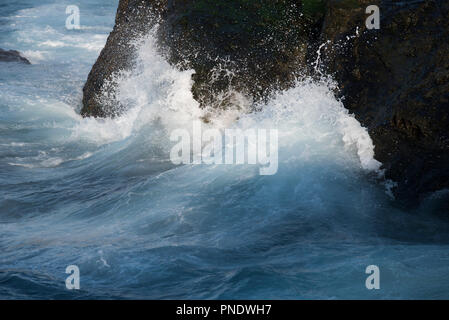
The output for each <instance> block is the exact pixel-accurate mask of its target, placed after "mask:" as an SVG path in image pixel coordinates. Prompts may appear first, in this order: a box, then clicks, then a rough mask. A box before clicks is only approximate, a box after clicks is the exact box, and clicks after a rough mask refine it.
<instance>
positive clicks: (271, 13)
mask: <svg viewBox="0 0 449 320" xmlns="http://www.w3.org/2000/svg"><path fill="white" fill-rule="evenodd" d="M306 9H307V10H306V11H307V14H306V15H304V14H302V12H303V10H302V5H301V3H300V2H298V1H296V0H282V1H272V0H260V1H246V0H233V1H216V0H194V1H186V0H159V1H149V0H121V1H120V5H119V8H118V11H117V17H116V23H115V27H114V30H113V31H112V33H111V35H110V36H109V39H108V41H107V44H106V46H105V48H104V49H103V51H102V52H101V54H100V57H99V58H98V60H97V62H96V63H95V65H94V67H93V68H92V71H91V73H90V74H89V77H88V80H87V82H86V85H85V87H84V99H83V106H84V107H83V109H82V114H83V115H84V116H96V117H97V116H99V117H103V116H108V115H114V113H115V111H114V110H110V109H109V110H108V108H107V107H105V106H104V105H103V104H102V103H101V101H100V100H101V99H100V97H99V93H100V92H101V90H102V88H103V85H104V83H105V82H106V81H108V80H110V79H111V76H112V75H113V74H114V73H115V72H117V71H119V70H127V69H129V68H130V67H131V66H132V60H133V50H132V49H131V46H132V40H133V38H134V36H135V35H139V34H144V33H147V32H149V31H150V29H151V28H152V27H153V26H154V25H155V24H156V23H158V24H159V28H158V38H159V39H158V40H159V45H160V47H161V48H162V50H161V51H162V52H164V54H165V55H166V56H167V59H168V60H169V61H170V62H171V63H172V64H175V65H177V66H178V67H179V68H181V69H194V70H195V74H194V76H193V77H194V86H193V88H192V91H193V95H194V97H195V98H196V99H197V100H198V101H199V102H200V103H201V104H202V105H203V106H204V105H208V106H212V107H219V108H225V107H227V106H229V105H232V104H233V98H234V97H233V95H232V92H235V91H238V92H240V93H243V94H246V95H247V96H248V97H251V98H253V99H256V100H258V99H261V98H263V97H265V96H266V95H267V92H269V91H270V90H272V89H281V88H285V87H287V86H288V85H289V84H290V83H291V82H292V81H293V80H294V79H295V78H296V77H297V76H299V73H300V72H301V71H304V68H305V67H306V66H307V64H306V60H307V54H308V50H307V47H308V44H309V43H313V41H311V40H312V38H313V37H315V38H316V36H317V35H314V34H313V30H316V28H313V21H315V20H316V18H315V17H314V14H315V12H316V11H317V9H316V8H315V7H314V6H309V7H307V8H306ZM223 67H224V69H226V70H223ZM232 89H235V90H232ZM217 97H219V98H217Z"/></svg>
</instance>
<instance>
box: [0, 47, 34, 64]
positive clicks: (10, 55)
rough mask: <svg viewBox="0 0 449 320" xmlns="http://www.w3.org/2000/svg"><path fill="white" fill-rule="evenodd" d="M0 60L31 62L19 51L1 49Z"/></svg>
mask: <svg viewBox="0 0 449 320" xmlns="http://www.w3.org/2000/svg"><path fill="white" fill-rule="evenodd" d="M0 62H20V63H24V64H31V63H30V61H29V60H28V59H27V58H25V57H22V56H21V55H20V52H19V51H16V50H3V49H0Z"/></svg>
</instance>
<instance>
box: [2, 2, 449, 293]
mask: <svg viewBox="0 0 449 320" xmlns="http://www.w3.org/2000/svg"><path fill="white" fill-rule="evenodd" d="M117 2H118V1H105V0H86V1H83V3H82V5H80V10H81V24H82V28H81V30H66V29H65V19H66V17H67V16H66V15H65V8H66V6H67V5H70V4H71V3H68V2H67V3H66V1H58V2H57V4H56V3H53V2H52V1H49V0H46V1H42V0H39V1H37V0H20V1H15V2H8V3H7V4H3V3H2V4H0V47H2V48H4V49H17V50H20V51H21V52H23V53H24V55H25V56H26V57H27V58H29V59H30V60H31V62H32V63H33V64H32V65H31V66H27V65H21V64H16V63H0V192H1V198H0V298H56V299H57V298H74V299H83V298H152V299H158V298H206V299H211V298H251V299H252V298H261V299H263V298H273V299H277V298H286V299H314V298H326V299H327V298H331V299H332V298H449V276H448V271H449V270H448V267H449V251H448V250H447V249H448V245H449V224H448V222H446V220H444V219H442V218H441V217H440V216H439V215H438V214H439V211H438V206H439V197H440V195H441V193H437V194H435V195H433V196H431V197H430V198H429V199H428V200H427V201H425V202H424V203H423V205H422V206H421V207H420V208H419V209H416V210H413V211H410V212H404V211H402V210H400V209H397V208H396V207H395V206H394V201H393V200H392V198H391V195H390V193H389V187H388V185H389V184H388V183H385V181H383V180H382V178H379V176H380V175H381V172H379V170H378V169H379V165H380V164H379V163H378V162H377V161H376V160H374V158H373V154H374V146H373V145H372V141H371V139H370V137H369V135H368V133H367V131H366V130H365V129H364V128H362V127H361V126H360V124H359V123H358V122H357V121H356V120H355V118H354V117H353V116H351V115H350V114H349V113H348V112H347V111H346V110H345V108H344V106H343V104H342V103H341V102H339V101H337V100H336V99H335V98H334V95H333V94H332V84H331V83H329V82H328V81H321V82H313V81H304V82H298V83H297V85H296V86H295V87H294V88H292V89H290V90H287V91H285V92H280V93H278V94H277V95H275V96H274V97H273V98H272V99H271V100H270V101H269V102H268V103H266V104H265V105H263V106H262V107H263V108H262V109H263V110H262V111H261V112H259V113H253V114H240V115H239V117H238V120H235V119H236V118H237V115H236V112H235V111H229V112H225V113H222V114H219V115H215V117H214V118H213V121H212V122H211V123H209V124H207V125H206V124H205V126H209V127H215V128H227V127H233V128H241V129H246V128H275V129H278V132H279V169H278V173H277V174H276V175H273V176H261V175H259V168H258V167H257V166H254V165H182V166H175V165H173V164H172V163H171V161H170V159H169V153H170V147H171V146H172V144H171V142H170V140H169V136H170V132H171V131H172V130H174V129H178V128H184V129H187V130H190V129H191V127H192V122H193V121H195V120H197V119H198V118H199V117H202V116H203V115H204V113H205V111H203V110H201V109H200V108H199V106H198V103H197V102H196V101H195V100H194V99H193V97H192V94H191V92H190V87H191V74H192V71H179V70H177V69H176V68H174V67H172V66H170V65H169V64H168V63H167V62H165V60H164V59H163V58H162V57H161V56H160V55H159V54H158V53H157V51H156V50H155V46H154V43H153V40H152V37H151V35H149V36H147V37H145V38H144V39H142V41H141V44H140V45H139V58H138V61H136V70H135V71H133V72H129V73H126V74H122V75H120V76H119V77H118V78H117V81H118V86H117V91H116V92H117V99H119V100H120V102H121V103H124V104H126V105H127V106H128V111H127V112H126V113H125V114H123V115H122V116H120V117H117V118H115V119H105V120H95V119H83V118H81V117H80V116H79V114H78V111H79V109H80V107H81V98H82V93H81V89H82V86H83V84H84V82H85V80H86V77H87V74H88V72H89V70H90V67H91V66H92V64H93V63H94V62H95V59H96V57H97V56H98V54H99V51H100V50H101V48H102V47H103V45H104V43H105V41H106V38H107V35H108V33H109V31H110V30H111V28H112V26H113V20H114V15H115V10H116V6H117ZM68 265H77V266H78V267H79V269H80V273H81V289H80V290H78V291H69V290H67V289H66V287H65V279H66V277H67V276H68V275H67V274H65V270H66V267H67V266H68ZM369 265H377V266H378V267H379V268H380V271H381V280H380V285H381V288H380V290H367V289H366V287H365V279H366V277H367V276H368V275H367V274H365V269H366V267H367V266H369Z"/></svg>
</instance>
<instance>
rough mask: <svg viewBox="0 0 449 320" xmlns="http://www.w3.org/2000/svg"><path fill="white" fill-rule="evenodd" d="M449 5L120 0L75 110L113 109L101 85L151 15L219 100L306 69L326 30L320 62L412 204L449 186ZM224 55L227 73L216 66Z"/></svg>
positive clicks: (124, 63) (203, 95) (164, 45)
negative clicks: (370, 24) (376, 26)
mask: <svg viewBox="0 0 449 320" xmlns="http://www.w3.org/2000/svg"><path fill="white" fill-rule="evenodd" d="M372 4H377V5H378V6H379V7H380V16H381V26H380V30H366V28H365V20H366V18H367V17H368V15H367V14H366V13H365V9H366V7H367V6H368V5H372ZM301 13H303V14H301ZM448 17H449V3H448V2H447V1H445V0H426V1H420V0H415V1H392V0H390V1H387V0H322V1H320V0H303V1H292V0H284V1H281V0H280V1H273V0H260V1H254V0H251V1H250V0H227V1H218V0H193V1H187V0H159V1H156V0H155V1H150V0H121V1H120V4H119V8H118V12H117V17H116V25H115V27H114V30H113V31H112V33H111V35H110V36H109V39H108V42H107V44H106V46H105V48H104V49H103V51H102V52H101V54H100V57H99V58H98V61H97V62H96V64H95V65H94V67H93V68H92V71H91V73H90V74H89V78H88V81H87V83H86V85H85V87H84V98H83V104H84V107H83V110H82V114H83V115H84V116H96V117H105V116H114V115H115V114H116V113H115V112H114V110H108V108H107V107H106V106H104V105H102V104H101V102H100V101H99V99H98V95H99V93H100V92H101V89H102V86H103V84H104V82H105V81H107V80H109V79H110V77H111V75H112V74H113V73H114V72H117V71H119V70H127V69H129V68H131V67H132V60H133V54H134V51H133V49H132V45H131V41H132V39H133V38H134V37H135V36H138V35H140V34H144V33H147V32H148V31H149V30H150V29H151V28H152V27H153V26H154V24H155V23H156V22H159V23H160V27H159V29H158V30H159V31H158V36H159V45H160V47H161V51H162V52H164V54H165V55H166V56H167V59H168V60H169V61H170V62H171V63H172V64H176V65H178V67H180V68H181V69H185V68H193V69H194V70H195V72H196V74H195V75H194V76H193V77H194V78H193V80H194V86H193V88H192V91H193V94H194V97H195V98H196V99H197V100H198V101H199V102H200V103H201V104H202V105H203V106H204V105H208V106H213V107H217V108H226V107H228V106H229V105H232V96H231V95H230V96H228V97H227V99H224V100H222V99H220V100H217V99H216V97H217V96H218V95H219V94H220V93H223V92H230V91H231V90H229V89H231V88H232V89H236V90H237V91H239V92H242V93H245V94H246V95H248V96H250V97H252V98H253V99H254V100H258V99H264V98H265V97H266V96H268V95H269V93H270V92H271V91H272V90H275V89H283V88H287V87H288V86H290V85H291V84H292V81H293V79H294V78H295V77H297V76H301V75H303V74H311V73H312V72H313V70H310V68H309V65H310V61H312V60H313V59H314V58H315V52H316V49H317V48H318V46H319V45H320V44H321V43H325V42H326V41H327V40H330V43H329V44H328V45H327V46H325V47H324V48H322V50H321V57H322V58H323V66H324V67H325V69H326V71H327V72H328V73H330V74H332V75H333V76H334V77H335V79H336V80H337V82H338V83H339V86H340V92H338V95H339V96H341V97H342V98H343V99H344V103H345V106H346V107H347V108H348V109H349V110H350V111H351V112H353V113H354V114H355V115H356V118H357V119H358V120H359V121H360V122H361V123H362V124H363V125H364V126H366V127H367V128H368V129H369V132H370V135H371V137H372V139H373V140H374V144H375V146H376V149H375V153H376V158H377V159H378V160H379V161H381V162H382V163H383V164H384V168H385V169H386V176H387V178H390V179H392V180H394V181H396V182H397V183H398V187H397V189H396V190H395V193H396V195H397V197H398V198H399V199H400V200H404V202H405V203H407V204H412V203H414V202H415V201H416V200H418V199H419V197H420V196H422V195H425V194H426V193H428V192H431V191H435V190H438V189H442V188H448V187H449V138H448V128H449V119H448V117H449V102H448V101H449V81H448V80H449V59H448V56H449V41H448V40H449V35H448V32H449V25H448ZM357 27H358V30H359V32H358V35H356V29H357ZM216 58H218V60H217V59H216ZM224 60H230V61H232V63H229V64H228V65H227V68H228V69H231V70H233V71H234V73H235V75H234V77H232V78H229V77H227V76H225V75H224V74H220V73H218V74H217V72H215V71H214V70H216V69H217V65H218V63H222V62H223V61H224ZM217 61H218V62H217ZM213 76H217V79H216V80H214V81H212V78H213Z"/></svg>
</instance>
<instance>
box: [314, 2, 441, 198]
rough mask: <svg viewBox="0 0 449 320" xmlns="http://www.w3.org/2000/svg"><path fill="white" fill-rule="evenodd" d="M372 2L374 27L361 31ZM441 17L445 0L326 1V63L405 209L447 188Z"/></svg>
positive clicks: (324, 31) (323, 32)
mask: <svg viewBox="0 0 449 320" xmlns="http://www.w3.org/2000/svg"><path fill="white" fill-rule="evenodd" d="M371 4H376V5H378V6H379V8H380V18H381V24H380V29H379V30H367V29H366V28H365V20H366V18H367V17H368V15H367V14H366V13H365V8H366V7H367V6H368V5H371ZM448 17H449V2H447V1H444V0H434V1H432V0H428V1H373V0H358V1H329V2H328V8H327V11H326V17H325V20H324V24H323V30H322V41H325V40H328V39H330V40H331V43H330V44H329V46H327V49H325V50H324V53H325V56H326V59H325V65H327V67H328V71H329V72H330V73H332V74H333V75H334V77H335V79H336V80H337V82H338V83H339V86H340V90H341V91H340V95H341V96H342V97H344V104H345V107H346V108H348V109H349V110H350V111H351V112H353V113H354V114H355V115H356V117H357V119H358V120H359V121H360V122H361V123H362V125H364V126H366V127H367V128H368V129H369V132H370V135H371V138H372V139H373V141H374V145H375V146H376V149H375V157H376V158H377V160H379V161H381V162H382V163H383V164H384V168H385V169H386V176H387V178H389V179H392V180H393V181H396V182H397V183H398V187H397V189H396V190H395V193H396V195H397V198H398V199H403V200H404V201H406V202H407V203H408V204H410V203H411V201H412V202H416V201H418V200H419V197H420V196H421V197H422V196H424V195H425V194H426V193H428V192H432V191H435V190H439V189H443V188H447V187H449V130H448V129H449V58H448V57H449V20H448ZM357 27H358V30H359V36H357V35H356V29H357Z"/></svg>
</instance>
